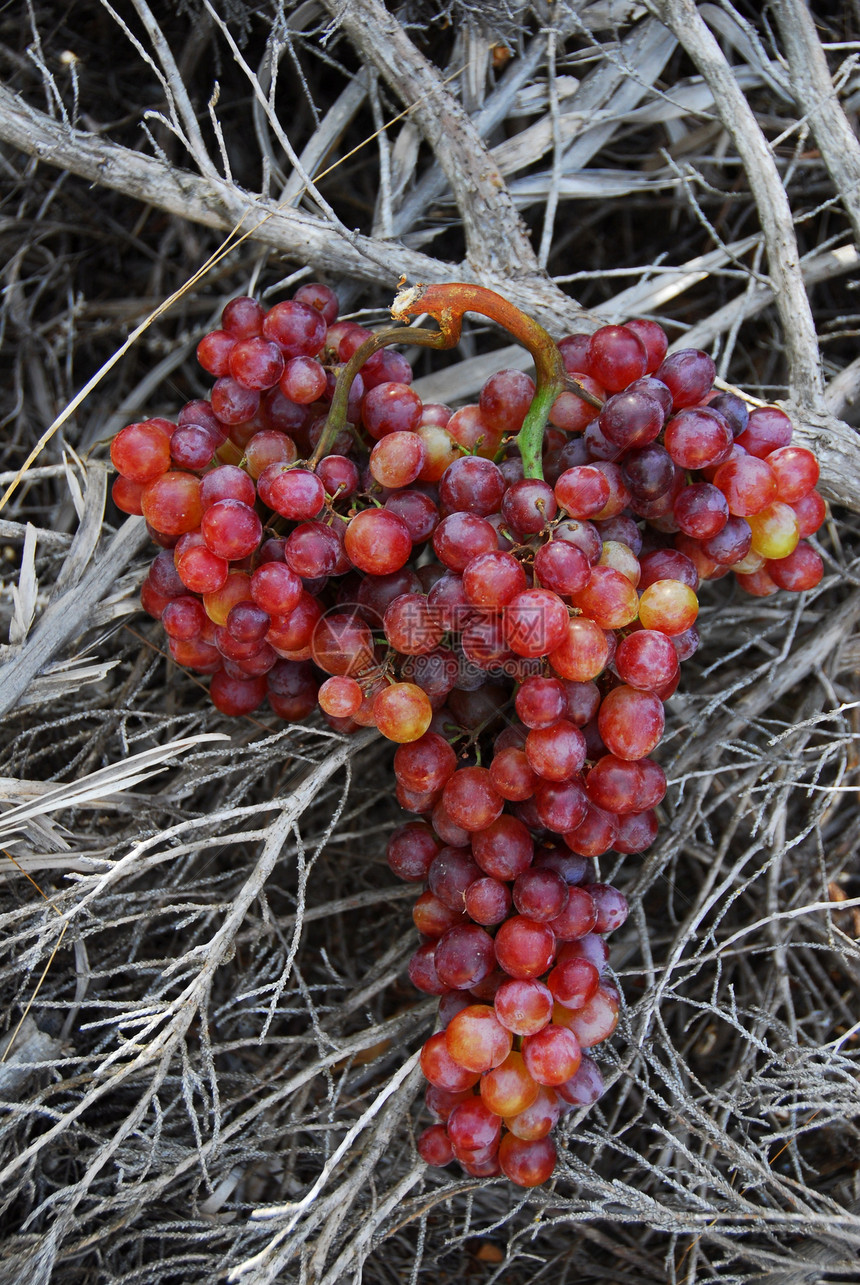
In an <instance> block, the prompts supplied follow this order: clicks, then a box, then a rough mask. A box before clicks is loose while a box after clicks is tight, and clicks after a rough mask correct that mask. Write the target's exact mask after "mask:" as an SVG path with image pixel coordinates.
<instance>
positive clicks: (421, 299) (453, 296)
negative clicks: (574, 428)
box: [391, 281, 601, 480]
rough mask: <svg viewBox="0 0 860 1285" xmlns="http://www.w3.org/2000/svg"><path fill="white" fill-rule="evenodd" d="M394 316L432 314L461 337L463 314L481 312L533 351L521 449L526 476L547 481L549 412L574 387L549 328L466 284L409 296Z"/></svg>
mask: <svg viewBox="0 0 860 1285" xmlns="http://www.w3.org/2000/svg"><path fill="white" fill-rule="evenodd" d="M391 312H392V315H393V316H394V317H396V318H398V320H399V319H401V318H403V317H413V316H417V315H418V314H419V313H429V314H430V316H431V317H435V318H436V320H437V321H438V322H439V325H440V326H441V327H442V329H443V331H445V330H446V328H447V329H450V328H451V327H453V326H454V325H455V324H456V325H457V333H458V336H459V326H460V324H461V323H462V318H463V314H464V313H466V312H477V313H479V314H480V315H481V316H483V317H489V319H490V320H491V321H495V322H497V323H498V325H500V326H503V327H504V328H505V330H507V331H508V332H509V333H510V334H511V335H513V337H514V339H517V340H518V341H519V342H520V343H521V344H522V345H523V347H524V348H527V349H528V350H529V352H530V353H531V355H532V357H533V358H534V363H535V371H536V374H537V380H536V387H535V395H534V399H533V401H532V404H531V406H530V407H529V411H528V414H527V415H526V417H525V420H524V421H523V426H522V428H521V429H520V431H519V434H518V435H517V447H518V449H519V452H520V455H521V456H522V461H523V472H524V474H525V476H526V477H536V478H540V479H541V480H543V467H542V463H541V459H542V454H543V437H544V432H545V430H546V425H547V421H548V419H549V412H550V410H551V409H552V405H553V402H554V401H555V399H556V398H557V397H558V396H559V394H561V393H563V392H564V390H565V389H566V388H569V387H570V380H569V377H568V375H567V372H566V371H565V368H564V362H563V361H562V356H561V353H560V352H559V350H558V348H557V347H556V345H555V344H554V342H553V340H552V338H551V337H550V335H549V334H547V332H546V331H545V330H544V328H543V326H541V325H539V324H538V322H536V321H535V320H534V319H533V318H532V317H529V316H527V315H526V314H525V313H524V312H521V311H520V310H519V308H515V307H514V305H513V304H512V303H508V301H507V299H503V298H502V296H501V295H498V294H496V293H495V292H494V291H492V290H487V289H485V288H484V287H483V286H474V285H470V284H468V283H467V282H461V281H457V282H452V283H450V284H449V285H429V286H415V287H413V288H411V289H409V290H403V291H401V293H400V294H399V295H398V296H397V298H396V299H395V300H394V303H393V305H392V308H391ZM445 346H446V347H449V346H450V345H449V344H446V345H445ZM572 391H573V392H575V393H576V395H577V396H578V397H582V398H584V399H585V400H586V401H588V402H591V403H592V404H597V405H600V404H601V403H599V402H597V399H596V398H594V397H592V395H591V394H590V393H588V392H587V391H586V390H585V389H584V388H582V387H581V386H580V385H578V384H575V385H574V387H573V389H572Z"/></svg>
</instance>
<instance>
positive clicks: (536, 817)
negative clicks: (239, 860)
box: [111, 284, 825, 1186]
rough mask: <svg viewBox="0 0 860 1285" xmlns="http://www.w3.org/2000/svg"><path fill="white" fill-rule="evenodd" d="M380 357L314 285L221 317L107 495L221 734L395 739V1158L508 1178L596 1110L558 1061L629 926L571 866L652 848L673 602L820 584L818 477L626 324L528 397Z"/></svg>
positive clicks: (602, 1022)
mask: <svg viewBox="0 0 860 1285" xmlns="http://www.w3.org/2000/svg"><path fill="white" fill-rule="evenodd" d="M428 290H429V291H431V292H432V291H435V292H436V294H437V295H439V296H440V297H441V298H442V299H443V301H445V300H447V303H446V307H445V310H444V312H443V311H441V310H440V311H439V320H440V325H442V324H443V321H444V322H446V324H450V315H451V312H452V309H453V304H452V303H451V299H454V298H455V297H456V298H460V295H462V296H464V298H465V303H463V301H462V299H461V305H462V306H461V307H460V314H462V312H463V311H466V310H467V309H468V310H476V311H483V312H484V313H485V315H488V316H491V317H494V318H496V319H500V320H502V321H503V322H504V323H505V324H510V325H511V328H512V330H513V333H515V334H518V331H517V329H516V326H517V324H518V323H516V322H514V323H511V322H510V317H511V314H512V313H513V312H514V311H515V310H513V309H511V308H510V306H509V305H507V304H505V302H504V301H503V300H501V299H499V298H498V296H494V295H491V294H490V292H488V291H482V290H480V289H479V288H477V287H466V286H451V287H430V288H428ZM446 291H448V292H450V297H449V296H446ZM457 292H459V294H458V293H457ZM476 301H477V302H476ZM422 306H424V307H426V306H427V301H426V299H425V300H424V301H423V305H422ZM418 310H419V307H418V305H416V306H415V309H414V311H418ZM430 311H431V315H437V314H436V313H433V312H432V308H431V309H430ZM518 316H520V317H521V314H518ZM522 321H523V323H524V324H525V325H526V328H527V329H528V333H529V334H530V335H532V336H533V335H534V333H535V332H536V331H539V328H538V327H536V326H535V324H534V323H532V322H530V321H528V319H527V318H522ZM400 333H404V332H400ZM405 333H406V334H407V335H409V336H412V337H414V339H415V340H416V341H418V342H422V339H421V336H424V338H423V342H425V343H428V344H432V345H433V346H436V347H442V346H450V343H451V342H453V339H454V337H455V334H454V333H453V332H452V333H451V334H448V335H447V337H444V336H443V337H444V338H445V342H436V340H438V339H439V335H437V334H436V332H432V333H431V332H428V331H419V330H410V331H408V332H405ZM458 333H459V330H457V331H456V334H458ZM540 335H541V336H543V332H540ZM387 338H388V337H387V336H385V335H383V336H373V335H372V334H371V332H369V331H367V330H365V329H363V328H362V327H360V326H358V325H356V324H355V323H353V322H350V321H339V320H338V301H337V298H336V296H335V295H334V293H333V292H332V291H331V290H330V289H329V288H328V287H327V286H324V285H318V284H311V285H305V286H302V287H301V288H300V289H299V290H298V291H297V292H296V294H295V297H294V298H293V299H292V300H290V301H287V302H282V303H278V304H275V305H274V306H273V307H271V308H269V309H268V310H266V309H264V308H263V307H262V305H260V304H259V303H258V302H256V301H255V300H253V299H250V298H238V299H234V300H233V301H232V302H231V303H229V304H228V305H227V306H226V308H225V309H224V312H223V315H222V324H221V328H220V329H217V330H214V331H212V332H211V333H209V334H208V335H206V336H205V337H204V338H203V340H202V341H201V342H200V345H199V347H198V358H199V361H200V363H201V365H202V366H203V368H204V369H205V370H206V371H207V372H209V374H211V375H212V376H214V377H215V383H214V385H213V387H212V390H211V394H210V397H209V399H208V400H196V401H192V402H189V403H188V404H187V405H185V406H184V407H183V408H182V410H181V411H180V413H179V416H178V418H177V420H176V422H175V423H174V422H171V421H168V420H164V419H150V420H146V421H144V422H141V423H135V424H131V425H129V426H128V427H127V428H124V429H123V430H122V431H121V432H120V433H119V434H118V435H117V437H116V438H115V439H114V441H113V444H112V447H111V458H112V460H113V463H114V465H115V467H116V469H117V471H118V474H119V476H118V477H117V479H116V481H115V483H114V487H113V498H114V500H115V502H116V504H117V505H118V507H119V508H120V509H121V510H123V511H124V512H126V513H135V514H142V515H143V517H144V518H145V519H146V522H147V524H148V527H149V530H150V532H151V534H152V537H153V539H154V541H155V543H156V544H157V545H159V546H161V551H160V552H159V553H158V555H157V556H156V557H155V559H154V561H153V562H152V565H151V567H150V569H149V573H148V575H147V577H146V579H145V581H144V584H143V588H142V593H141V597H142V602H143V606H144V608H145V609H146V610H147V611H148V612H149V613H150V614H151V615H152V616H154V617H155V618H157V619H160V620H161V621H162V624H163V626H164V630H165V632H166V634H167V636H168V646H169V649H170V654H171V656H172V657H173V659H174V660H175V661H176V662H177V663H178V664H180V665H184V666H187V667H188V668H190V669H193V670H196V671H197V672H198V673H202V674H208V675H211V683H210V694H211V698H212V701H213V703H214V704H215V705H216V706H217V708H218V709H219V710H221V711H222V712H223V713H225V714H229V715H247V714H250V713H252V712H253V711H254V710H256V709H258V708H259V707H260V706H261V705H262V704H263V703H264V702H265V701H268V704H269V706H270V707H271V709H272V710H273V711H274V713H275V714H276V715H277V716H279V717H280V718H283V719H287V720H293V721H298V720H301V719H304V718H306V717H307V716H308V715H309V714H311V713H312V712H313V711H314V710H315V709H316V708H317V707H319V709H320V710H321V711H322V713H323V715H324V717H325V718H326V720H327V721H328V722H329V724H330V725H331V726H332V727H333V728H335V729H336V730H338V731H340V732H343V733H350V732H352V731H354V730H356V729H357V728H359V727H370V726H373V727H376V728H377V729H378V730H379V731H380V732H381V733H382V734H383V735H384V736H386V737H388V738H389V739H390V740H392V741H394V742H397V743H398V746H399V748H398V750H397V752H396V754H395V760H394V767H395V776H396V789H397V798H398V800H399V802H400V803H401V805H402V806H403V807H404V808H405V809H406V810H407V811H408V812H410V813H412V814H414V815H416V816H418V817H421V818H423V819H422V820H416V821H412V822H410V823H408V824H407V825H405V826H404V827H402V828H401V830H399V831H398V832H397V833H396V834H395V836H394V838H393V839H392V841H391V844H390V846H389V863H390V865H391V867H392V869H393V870H394V871H395V873H396V874H398V875H399V876H401V877H402V878H405V879H407V880H410V881H413V882H416V883H423V882H425V881H426V882H427V884H428V887H427V889H426V891H424V892H423V893H422V894H421V895H420V896H419V898H418V900H417V902H416V905H415V912H414V913H415V923H416V926H417V928H418V931H419V933H420V934H421V937H422V944H421V945H420V946H419V948H418V950H417V952H416V954H415V956H414V958H413V960H412V962H411V964H410V975H411V977H412V980H413V981H414V982H415V984H416V985H417V986H418V987H419V988H420V989H421V990H424V991H426V992H428V993H430V994H435V995H438V996H439V997H440V1003H439V1013H440V1022H441V1029H440V1030H439V1031H437V1033H436V1034H434V1035H432V1036H431V1038H430V1039H429V1040H428V1042H427V1044H426V1045H425V1046H424V1049H423V1052H422V1057H421V1061H422V1066H423V1068H424V1072H425V1075H426V1077H427V1079H428V1080H429V1082H430V1087H429V1088H428V1091H427V1105H428V1107H429V1109H430V1111H431V1112H432V1113H433V1114H435V1116H436V1117H437V1119H438V1121H439V1123H437V1124H434V1125H432V1126H431V1127H430V1128H429V1129H428V1130H426V1132H425V1133H424V1134H423V1135H422V1137H421V1139H420V1142H419V1150H420V1152H421V1155H422V1156H423V1157H424V1159H425V1160H427V1161H428V1162H429V1163H433V1164H446V1163H448V1162H450V1161H451V1160H452V1159H457V1160H459V1161H460V1163H461V1164H462V1165H463V1166H464V1168H465V1169H466V1171H467V1172H468V1173H470V1174H475V1175H492V1174H496V1173H499V1172H502V1173H504V1174H505V1175H506V1176H507V1177H508V1178H510V1179H511V1180H512V1181H514V1182H516V1183H518V1184H520V1185H523V1186H532V1185H535V1184H537V1183H541V1182H543V1181H545V1180H546V1179H547V1178H548V1177H549V1175H550V1174H551V1173H552V1171H553V1167H554V1164H555V1156H556V1153H555V1147H554V1144H553V1142H552V1140H551V1138H550V1136H549V1135H550V1132H551V1130H552V1128H553V1126H554V1124H555V1122H556V1121H557V1119H558V1118H559V1116H560V1114H561V1113H562V1112H563V1111H565V1110H571V1109H575V1108H582V1107H585V1106H588V1105H589V1104H590V1103H592V1102H594V1101H595V1100H596V1099H597V1098H598V1097H599V1095H600V1093H601V1091H602V1079H601V1075H600V1071H599V1069H598V1067H597V1064H596V1062H595V1061H594V1060H593V1059H592V1057H591V1056H590V1055H589V1054H587V1053H583V1049H590V1048H592V1047H593V1046H594V1045H596V1044H597V1043H599V1042H600V1041H601V1040H603V1039H605V1038H606V1037H607V1036H608V1035H609V1034H610V1033H611V1032H612V1030H613V1029H614V1027H615V1023H616V1021H617V1015H618V1007H619V995H618V992H617V990H616V989H615V988H614V986H613V985H612V984H611V983H610V982H609V981H608V980H607V979H606V977H605V975H604V974H605V969H606V966H607V960H608V950H607V946H606V941H605V938H606V935H607V934H608V933H609V932H611V931H612V930H613V929H615V928H617V927H619V926H620V924H622V923H623V922H624V919H625V918H626V913H627V907H626V903H625V901H624V898H623V897H622V896H621V894H620V893H619V892H618V891H617V890H616V889H614V888H612V887H610V886H609V885H606V884H604V883H601V882H600V880H599V876H598V873H597V870H596V867H595V865H594V862H595V860H596V858H598V857H600V856H601V855H603V854H604V853H607V852H615V853H622V854H626V853H637V852H642V851H644V850H645V849H646V848H647V847H648V846H649V845H650V844H651V843H652V842H653V841H654V838H655V837H656V833H657V817H656V812H655V808H656V807H657V805H658V804H659V802H660V800H661V799H662V798H663V794H664V792H665V788H666V781H665V776H664V774H663V772H662V769H661V768H660V767H659V765H658V764H657V763H656V762H655V761H654V760H653V759H652V758H650V757H649V756H650V755H651V754H652V752H653V751H654V750H655V749H656V747H657V745H658V744H659V741H660V739H661V736H662V734H663V728H664V702H665V701H666V700H667V699H668V698H669V697H670V696H671V695H672V694H673V692H674V691H675V689H676V687H677V684H678V681H679V673H680V664H681V662H682V661H683V660H684V659H686V658H687V657H689V656H690V655H692V653H693V652H694V651H695V649H696V647H697V645H698V634H697V631H696V627H695V621H696V616H697V611H698V599H697V590H698V588H699V584H700V582H701V581H702V580H711V579H716V578H718V577H721V576H724V575H726V574H727V573H728V572H729V571H732V572H734V574H735V577H736V579H737V582H738V584H739V585H740V586H741V587H742V588H743V589H744V590H746V591H747V592H749V593H753V594H757V595H769V594H772V593H775V592H777V590H779V589H788V590H794V591H800V590H804V589H809V588H812V587H814V586H815V585H816V584H817V583H818V582H819V580H820V579H821V576H822V571H823V568H822V563H821V558H820V556H819V555H818V553H817V551H816V550H815V549H814V547H813V546H812V545H811V544H810V543H809V542H808V540H807V539H806V537H808V536H810V535H811V534H813V533H814V532H815V531H816V530H817V529H818V527H819V526H820V525H821V522H822V521H823V519H824V514H825V510H824V503H823V500H822V499H821V497H820V495H819V494H818V492H817V491H816V490H815V485H816V482H817V480H818V465H817V462H816V460H815V457H814V456H813V455H812V453H811V452H809V451H808V450H805V449H804V448H803V447H799V446H793V445H792V444H791V434H792V426H791V422H790V420H789V419H788V417H787V416H786V415H785V414H784V413H783V412H782V411H781V410H779V409H778V408H777V407H774V406H757V407H756V408H755V409H753V410H752V411H750V410H749V408H748V405H747V403H746V402H745V401H744V400H743V399H741V398H740V397H739V396H737V395H735V394H733V393H729V392H720V391H718V390H715V388H714V377H715V371H714V365H713V362H712V361H711V359H710V357H708V356H707V354H705V353H703V352H699V351H696V350H689V349H688V350H684V351H681V352H675V353H673V354H671V355H668V356H667V340H666V335H665V333H664V331H663V330H662V329H661V327H660V326H658V325H657V324H656V323H655V322H653V321H646V320H639V321H631V322H629V323H627V324H626V325H623V326H605V327H603V328H602V329H600V330H598V331H597V332H596V333H595V334H593V335H591V336H587V335H571V336H568V337H567V338H565V339H562V340H561V341H560V343H559V344H558V346H557V347H556V346H555V345H553V344H552V342H551V341H550V340H549V337H548V336H543V338H540V339H539V340H538V343H539V345H540V344H543V345H544V346H543V348H540V349H539V352H538V355H537V358H536V362H537V367H538V381H537V386H536V385H535V383H534V382H533V381H532V380H531V379H530V378H529V376H528V375H526V374H523V373H521V372H519V371H512V370H503V371H499V372H498V373H497V374H495V375H493V376H492V377H491V378H490V379H489V380H488V381H487V382H486V384H485V385H484V387H483V388H482V390H481V393H480V397H479V400H478V402H477V403H475V404H473V405H468V406H464V407H461V408H460V409H458V410H452V409H451V408H450V407H448V406H444V405H438V404H433V405H430V404H422V402H421V400H420V398H419V397H418V396H417V394H416V393H415V391H414V390H413V389H412V388H411V387H410V383H411V377H412V376H411V368H410V366H409V364H408V362H407V361H406V359H405V358H404V357H403V356H401V355H400V354H398V353H396V352H394V351H392V350H391V349H390V348H388V347H387V346H386V344H387ZM544 340H545V343H544ZM547 370H549V371H550V372H555V374H554V375H553V378H554V379H555V380H556V382H555V383H553V382H552V381H550V383H549V384H547V382H546V371H547Z"/></svg>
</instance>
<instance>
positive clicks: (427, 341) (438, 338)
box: [308, 325, 460, 468]
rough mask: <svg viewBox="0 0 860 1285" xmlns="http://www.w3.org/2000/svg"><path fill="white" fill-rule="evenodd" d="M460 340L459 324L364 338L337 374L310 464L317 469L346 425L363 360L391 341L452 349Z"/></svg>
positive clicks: (398, 330) (398, 329) (395, 330)
mask: <svg viewBox="0 0 860 1285" xmlns="http://www.w3.org/2000/svg"><path fill="white" fill-rule="evenodd" d="M459 339H460V327H459V325H458V326H457V327H456V333H454V328H453V327H448V328H446V329H443V330H427V329H426V328H423V327H419V326H395V327H394V328H393V329H392V330H382V331H380V333H379V334H377V335H371V337H370V339H365V341H364V343H363V344H362V345H361V347H360V348H356V350H355V352H354V353H353V354H352V356H351V357H350V359H349V361H348V362H347V363H346V365H345V366H344V368H343V370H342V371H341V372H340V374H339V375H338V377H337V383H336V384H335V389H334V396H333V397H332V399H331V407H330V408H329V413H328V418H327V419H326V424H325V428H324V429H323V431H322V435H321V437H320V440H319V442H318V443H317V447H316V450H315V451H314V453H313V455H312V456H311V458H310V460H309V461H308V467H309V468H316V466H317V464H319V462H320V460H321V459H322V458H323V456H324V455H327V454H328V452H329V450H330V449H331V445H332V443H333V442H334V440H335V438H336V437H337V435H338V433H340V432H341V431H342V430H343V429H345V428H346V427H347V418H346V414H347V410H348V408H349V392H350V389H351V388H352V382H353V380H354V379H355V377H356V375H357V374H358V372H359V371H360V370H361V368H362V366H363V365H364V363H365V362H366V361H367V360H368V358H370V357H372V356H373V354H374V353H375V352H379V350H380V348H388V347H390V345H391V344H419V345H420V346H421V347H423V348H453V347H454V345H455V344H456V343H458V342H459Z"/></svg>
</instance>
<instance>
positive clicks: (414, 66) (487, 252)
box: [324, 0, 539, 280]
mask: <svg viewBox="0 0 860 1285" xmlns="http://www.w3.org/2000/svg"><path fill="white" fill-rule="evenodd" d="M324 3H325V5H326V8H327V9H328V11H329V13H330V14H332V16H333V17H334V18H336V20H337V21H338V23H339V25H340V26H341V27H342V28H343V30H344V31H345V32H346V33H347V35H348V36H349V38H350V40H351V41H352V43H353V44H354V45H355V46H356V48H357V49H359V50H360V52H361V53H362V54H363V55H364V57H365V58H366V59H367V60H368V61H369V62H372V63H373V65H374V66H375V67H376V68H377V69H378V70H379V72H380V73H381V74H382V75H383V76H384V77H385V79H386V80H387V82H388V84H389V85H390V86H391V87H392V89H394V91H395V92H396V93H397V94H399V95H400V97H401V98H402V100H403V101H404V103H405V104H406V105H407V106H409V107H411V108H412V116H413V119H414V120H415V122H416V124H417V125H418V128H419V129H420V130H421V132H422V134H423V135H424V138H425V139H426V141H427V142H428V143H429V145H430V147H431V148H432V149H433V153H434V155H435V156H436V159H437V160H438V162H439V165H440V166H441V168H442V169H443V170H444V172H445V177H446V178H447V179H448V182H449V184H450V185H451V191H452V192H453V194H454V200H455V201H456V203H457V208H458V210H459V211H460V215H461V217H462V219H463V229H464V231H465V234H466V258H467V261H468V262H469V263H470V264H471V265H472V268H473V271H474V272H476V273H477V274H478V276H479V278H480V279H481V280H483V279H484V278H485V277H486V278H490V279H494V280H504V279H506V278H507V279H510V278H517V277H530V276H537V275H538V273H539V265H538V261H537V258H536V256H535V253H534V250H533V248H532V244H531V241H530V240H529V236H528V233H527V231H526V229H525V226H524V224H523V223H522V221H521V219H520V217H519V215H518V214H517V211H516V208H515V207H514V204H513V201H512V200H511V197H510V194H509V193H508V191H507V188H506V187H505V184H504V180H503V178H502V176H501V174H500V173H499V170H498V168H497V167H496V165H495V164H494V163H493V160H492V158H491V157H490V155H489V153H488V151H487V149H486V148H485V146H484V144H483V142H482V141H481V137H480V134H479V132H478V130H477V129H476V128H475V125H474V124H473V122H472V120H471V118H470V117H469V116H468V115H467V114H466V112H465V111H464V110H463V108H462V107H461V106H460V104H459V103H458V102H457V101H456V99H455V98H453V97H452V96H451V94H449V93H448V91H447V90H446V89H445V87H444V85H443V84H442V81H441V77H440V76H439V73H438V72H437V71H436V69H435V68H434V67H433V66H432V64H431V63H430V62H429V61H428V60H427V59H426V58H425V57H424V56H423V55H422V54H421V53H420V52H419V51H418V49H417V48H416V47H415V45H414V44H413V43H412V41H411V40H410V39H409V37H408V36H407V35H406V33H405V31H404V30H403V28H402V26H401V25H400V23H399V22H398V21H397V19H396V18H395V17H394V15H393V14H390V13H389V12H388V11H387V9H386V8H385V7H384V5H382V4H381V3H379V0H350V3H349V4H347V5H346V6H342V5H340V4H339V3H338V0H324Z"/></svg>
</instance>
